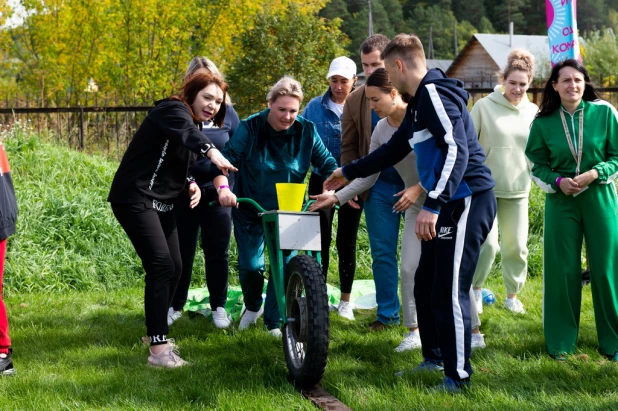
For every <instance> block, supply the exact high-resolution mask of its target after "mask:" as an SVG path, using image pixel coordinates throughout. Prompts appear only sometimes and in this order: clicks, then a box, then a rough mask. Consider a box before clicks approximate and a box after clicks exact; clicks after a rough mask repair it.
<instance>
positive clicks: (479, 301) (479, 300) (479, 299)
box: [472, 289, 483, 314]
mask: <svg viewBox="0 0 618 411" xmlns="http://www.w3.org/2000/svg"><path fill="white" fill-rule="evenodd" d="M472 292H474V301H473V302H474V303H476V311H477V312H478V313H479V314H483V294H482V293H481V290H474V289H473V290H472Z"/></svg>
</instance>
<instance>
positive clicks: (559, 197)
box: [526, 60, 618, 361]
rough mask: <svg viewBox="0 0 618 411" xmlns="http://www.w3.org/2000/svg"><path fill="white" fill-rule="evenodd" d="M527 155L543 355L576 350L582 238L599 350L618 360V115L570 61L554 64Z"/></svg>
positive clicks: (560, 356) (562, 354) (563, 354)
mask: <svg viewBox="0 0 618 411" xmlns="http://www.w3.org/2000/svg"><path fill="white" fill-rule="evenodd" d="M526 155H527V156H528V158H529V159H530V161H531V162H532V163H533V164H534V166H533V167H532V177H533V179H534V180H535V182H537V183H538V184H539V186H540V187H541V188H542V189H544V190H545V191H546V192H547V193H548V194H547V195H546V197H545V230H544V264H543V282H544V285H543V328H544V334H545V342H546V344H547V350H548V352H549V354H550V355H551V356H552V357H554V358H556V359H561V360H562V359H565V358H566V355H568V354H571V353H573V352H574V350H575V345H576V341H577V335H578V331H579V316H580V308H581V293H582V283H581V249H582V241H583V239H585V240H586V249H587V251H588V263H589V267H590V278H591V282H590V284H591V286H592V301H593V305H594V317H595V322H596V327H597V334H598V339H599V346H600V351H601V352H602V353H603V354H604V355H606V356H607V357H608V358H610V359H611V360H613V361H618V303H617V300H616V296H618V289H617V284H616V283H617V279H618V232H617V227H618V204H617V201H616V189H615V187H614V184H613V180H614V179H615V178H616V176H617V175H618V112H616V110H615V109H614V108H613V107H612V106H611V105H610V104H609V103H607V102H605V101H603V100H600V98H599V96H598V94H597V92H596V91H595V89H594V88H593V86H592V85H591V84H590V78H589V76H588V72H587V71H586V68H585V67H584V66H583V65H582V64H581V63H580V62H578V61H577V60H565V61H563V62H560V63H558V64H557V65H555V66H554V68H553V69H552V72H551V77H550V78H549V80H548V81H547V85H546V86H545V90H544V92H543V100H542V102H541V108H540V112H539V114H538V115H537V117H536V119H535V120H534V122H533V123H532V128H531V130H530V137H529V139H528V145H527V146H526Z"/></svg>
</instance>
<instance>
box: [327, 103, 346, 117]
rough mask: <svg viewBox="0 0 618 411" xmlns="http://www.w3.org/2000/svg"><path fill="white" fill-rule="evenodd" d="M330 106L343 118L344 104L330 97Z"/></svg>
mask: <svg viewBox="0 0 618 411" xmlns="http://www.w3.org/2000/svg"><path fill="white" fill-rule="evenodd" d="M328 108H330V109H331V110H333V111H334V112H335V114H337V117H339V118H341V115H342V114H343V104H337V103H335V102H334V101H333V100H331V99H328Z"/></svg>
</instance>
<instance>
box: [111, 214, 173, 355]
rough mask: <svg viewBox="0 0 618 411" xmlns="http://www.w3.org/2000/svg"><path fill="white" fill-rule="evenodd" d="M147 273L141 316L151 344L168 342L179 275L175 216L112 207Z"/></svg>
mask: <svg viewBox="0 0 618 411" xmlns="http://www.w3.org/2000/svg"><path fill="white" fill-rule="evenodd" d="M112 211H113V212H114V215H115V216H116V219H117V220H118V222H119V223H120V225H121V226H122V228H124V231H125V232H126V233H127V235H128V236H129V239H130V240H131V242H132V243H133V247H135V251H136V252H137V255H138V256H139V257H140V258H141V260H142V266H143V267H144V270H145V271H146V289H145V291H144V312H145V315H146V333H147V335H148V336H149V337H150V340H151V344H157V343H165V342H166V341H167V338H166V336H167V333H168V331H169V329H168V326H167V311H168V309H169V307H170V303H171V301H172V297H173V296H174V291H175V290H176V284H177V283H178V279H179V278H180V273H181V272H182V262H181V259H180V247H179V246H178V233H177V231H176V219H175V218H174V213H173V212H171V211H168V212H158V211H157V210H154V209H151V208H146V205H145V204H143V203H136V204H112Z"/></svg>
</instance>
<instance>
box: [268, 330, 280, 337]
mask: <svg viewBox="0 0 618 411" xmlns="http://www.w3.org/2000/svg"><path fill="white" fill-rule="evenodd" d="M268 334H270V335H272V336H273V337H275V338H281V337H282V334H281V330H280V329H278V328H273V329H272V330H268Z"/></svg>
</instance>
